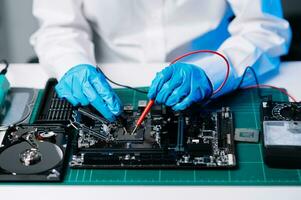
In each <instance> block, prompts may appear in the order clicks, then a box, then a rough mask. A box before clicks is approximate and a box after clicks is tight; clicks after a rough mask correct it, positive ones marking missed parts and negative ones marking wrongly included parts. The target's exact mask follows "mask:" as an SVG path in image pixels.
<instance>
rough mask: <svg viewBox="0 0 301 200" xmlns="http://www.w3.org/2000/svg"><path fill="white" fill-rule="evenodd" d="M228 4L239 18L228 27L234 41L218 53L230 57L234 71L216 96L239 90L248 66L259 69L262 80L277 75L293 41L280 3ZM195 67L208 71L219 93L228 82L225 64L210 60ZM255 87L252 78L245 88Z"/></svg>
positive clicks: (239, 0) (242, 0) (247, 0)
mask: <svg viewBox="0 0 301 200" xmlns="http://www.w3.org/2000/svg"><path fill="white" fill-rule="evenodd" d="M228 3H229V6H230V7H231V8H232V11H233V13H234V15H235V18H234V19H233V20H232V21H231V23H230V24H229V26H228V31H229V33H230V37H229V38H227V39H226V40H225V41H224V42H223V43H222V44H221V46H220V47H219V48H218V51H219V52H220V53H222V54H223V55H225V56H226V57H227V59H228V60H229V62H230V65H231V70H230V77H229V79H228V81H227V83H226V85H225V87H224V88H223V89H222V90H221V92H219V93H218V94H217V95H216V96H219V95H221V94H224V93H226V92H229V91H232V90H234V89H236V88H237V86H238V83H239V82H240V80H241V77H242V74H243V72H244V71H245V69H246V67H247V66H251V67H253V68H254V69H255V71H256V74H257V75H258V77H259V79H260V80H264V79H266V78H267V76H270V75H271V74H274V72H277V70H278V68H279V64H280V59H279V56H281V55H284V54H286V53H287V51H288V48H289V44H290V40H291V30H290V26H289V23H288V22H287V21H286V20H284V19H283V18H282V8H281V2H280V0H228ZM195 63H197V64H198V65H199V66H200V67H202V68H203V69H204V70H205V72H206V73H207V75H208V77H209V79H210V80H211V82H212V85H213V88H214V90H216V89H217V88H218V87H219V86H220V85H221V83H222V82H223V80H224V78H225V74H226V65H225V63H224V61H223V60H222V59H221V58H218V57H217V56H207V57H204V58H201V59H199V60H197V61H196V62H195ZM252 80H253V81H252ZM254 83H255V82H254V77H249V80H248V79H244V84H243V85H244V86H246V85H250V84H254Z"/></svg>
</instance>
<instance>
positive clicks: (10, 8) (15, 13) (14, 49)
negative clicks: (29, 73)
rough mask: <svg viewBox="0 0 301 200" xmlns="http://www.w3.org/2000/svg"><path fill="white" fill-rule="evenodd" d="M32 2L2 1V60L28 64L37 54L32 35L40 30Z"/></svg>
mask: <svg viewBox="0 0 301 200" xmlns="http://www.w3.org/2000/svg"><path fill="white" fill-rule="evenodd" d="M31 10H32V0H0V59H1V58H6V59H7V60H8V61H10V62H27V60H28V59H29V58H30V57H32V56H34V55H35V53H34V51H33V49H32V47H31V45H30V44H29V37H30V35H31V34H32V33H33V32H34V31H35V30H36V29H37V28H38V25H37V22H36V20H35V19H34V17H33V16H32V11H31Z"/></svg>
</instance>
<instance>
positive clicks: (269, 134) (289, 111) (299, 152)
mask: <svg viewBox="0 0 301 200" xmlns="http://www.w3.org/2000/svg"><path fill="white" fill-rule="evenodd" d="M262 117H263V135H264V143H263V144H264V150H263V156H264V161H265V163H266V164H267V165H268V166H270V167H276V168H300V167H301V103H297V102H279V101H271V100H270V101H264V102H262Z"/></svg>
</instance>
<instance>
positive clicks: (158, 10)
mask: <svg viewBox="0 0 301 200" xmlns="http://www.w3.org/2000/svg"><path fill="white" fill-rule="evenodd" d="M33 14H34V16H35V17H36V18H37V19H38V20H39V23H40V28H39V30H38V31H37V32H36V33H35V34H34V35H33V36H32V37H31V44H32V45H33V46H34V49H35V51H36V53H37V55H38V57H39V60H40V63H41V64H42V65H45V66H47V67H49V69H51V70H53V71H54V72H55V73H56V75H57V77H58V79H59V83H58V85H57V86H56V91H57V92H58V94H59V96H60V97H63V98H66V99H67V100H69V101H70V102H71V103H72V104H73V105H79V104H80V105H88V104H91V105H92V106H94V107H95V108H96V109H97V110H98V111H99V112H100V113H102V114H103V116H104V117H106V118H107V119H109V120H111V121H113V120H114V119H115V118H116V116H117V115H119V114H120V112H121V104H120V100H119V98H118V96H117V95H116V94H115V93H114V92H113V91H112V89H111V87H110V86H109V84H108V83H107V81H106V79H105V77H104V76H103V74H102V73H101V72H100V71H99V70H97V69H96V63H97V62H103V63H106V62H109V63H113V62H114V63H120V65H122V63H123V62H168V61H170V60H172V59H174V58H175V57H177V56H179V55H181V54H183V53H186V52H189V51H193V50H197V49H211V50H217V51H218V52H220V53H222V54H223V55H224V56H225V57H226V58H227V59H228V60H229V62H230V65H231V69H230V75H229V78H228V80H227V83H226V85H225V86H224V87H223V89H222V90H221V91H220V92H219V94H217V95H221V94H224V93H226V92H229V91H232V90H234V89H236V87H237V85H238V82H239V81H240V79H241V76H242V74H243V72H244V70H245V69H246V67H247V66H251V67H252V68H253V69H254V70H255V71H256V73H257V75H258V76H260V77H264V76H267V75H268V74H270V73H271V72H273V71H275V70H277V69H278V67H279V63H280V60H279V56H281V55H283V54H285V53H287V51H288V48H289V43H290V39H291V31H290V26H289V23H288V22H287V21H286V20H284V19H283V17H282V7H281V2H280V0H210V1H205V0H151V1H150V0H139V1H136V0H85V1H84V0H34V3H33ZM225 73H226V72H225V64H224V62H223V60H222V59H220V58H218V57H216V56H214V55H209V56H205V57H204V56H201V55H196V56H193V57H189V58H187V59H186V60H184V61H183V62H179V63H176V64H173V65H170V66H168V67H166V68H165V69H164V70H162V71H161V72H159V73H157V75H156V77H155V79H154V80H153V82H152V84H151V86H150V89H149V93H148V97H149V98H151V99H154V100H155V101H156V102H157V103H162V104H166V105H168V106H171V107H172V108H173V109H174V110H183V109H185V108H187V107H188V106H189V105H191V104H192V103H194V102H197V101H201V100H202V99H204V98H206V97H210V95H211V94H212V92H213V91H215V90H216V89H217V88H218V87H219V86H220V85H221V84H222V82H223V80H224V78H225Z"/></svg>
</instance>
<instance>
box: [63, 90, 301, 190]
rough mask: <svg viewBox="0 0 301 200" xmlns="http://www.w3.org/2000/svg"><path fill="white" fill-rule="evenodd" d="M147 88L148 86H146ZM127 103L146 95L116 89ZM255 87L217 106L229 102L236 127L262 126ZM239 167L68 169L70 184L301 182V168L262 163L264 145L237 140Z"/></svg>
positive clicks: (271, 92) (279, 97) (278, 97)
mask: <svg viewBox="0 0 301 200" xmlns="http://www.w3.org/2000/svg"><path fill="white" fill-rule="evenodd" d="M144 89H145V90H146V89H147V88H144ZM261 91H262V94H263V95H265V96H268V95H272V96H273V99H274V100H281V101H287V97H286V96H284V95H283V94H282V93H280V92H278V91H275V90H272V89H261ZM116 92H117V94H118V95H119V96H120V98H121V100H122V102H123V104H124V105H126V104H133V105H134V107H135V106H137V102H138V100H147V98H146V95H144V94H140V93H137V92H135V91H131V90H128V89H116ZM257 94H258V93H257V91H256V89H252V90H246V91H241V92H239V93H237V94H232V95H228V96H225V97H223V98H222V99H221V100H219V101H217V102H213V103H212V105H213V107H214V106H217V105H218V106H221V105H227V106H230V107H231V109H232V111H233V112H234V117H235V127H237V128H255V129H261V123H260V111H259V106H260V102H261V100H260V98H259V97H258V95H257ZM236 148H237V154H238V168H237V169H233V170H220V169H218V170H212V169H210V170H159V169H158V170H129V169H128V170H115V169H114V170H113V169H112V170H103V169H97V170H96V169H69V170H68V172H67V175H66V177H65V182H63V183H61V184H67V185H141V184H143V185H301V171H300V170H294V169H290V170H289V169H271V168H268V167H267V166H266V165H265V164H264V163H263V157H262V144H261V143H259V144H250V143H238V144H237V145H236Z"/></svg>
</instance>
